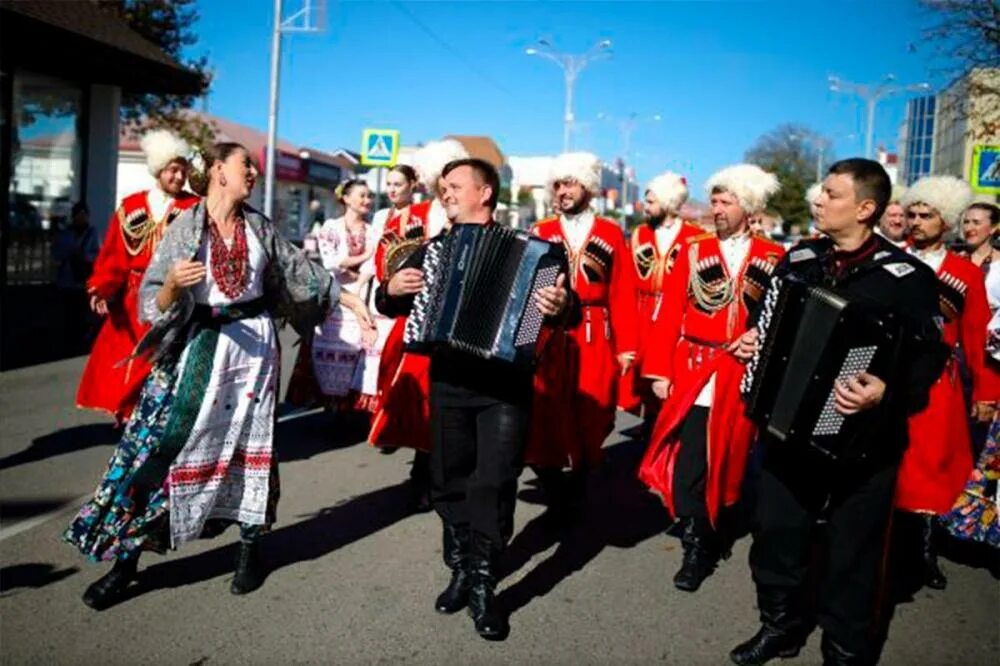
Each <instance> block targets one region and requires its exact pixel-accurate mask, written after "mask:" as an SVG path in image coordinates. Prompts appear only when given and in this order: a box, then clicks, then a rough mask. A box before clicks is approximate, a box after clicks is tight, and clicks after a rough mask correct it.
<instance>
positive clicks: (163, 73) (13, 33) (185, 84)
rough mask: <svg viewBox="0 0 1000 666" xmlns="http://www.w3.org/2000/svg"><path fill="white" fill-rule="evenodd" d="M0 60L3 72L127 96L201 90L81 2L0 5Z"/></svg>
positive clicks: (4, 0)
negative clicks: (113, 89) (117, 90)
mask: <svg viewBox="0 0 1000 666" xmlns="http://www.w3.org/2000/svg"><path fill="white" fill-rule="evenodd" d="M0 61H2V62H3V64H4V68H5V69H8V68H13V69H18V68H23V69H27V70H30V71H32V72H37V73H40V74H47V75H50V76H58V77H60V78H65V79H72V80H76V81H80V82H85V83H97V84H107V85H116V86H121V87H122V88H123V89H124V90H126V91H128V92H158V93H174V94H195V93H198V92H199V91H200V90H201V79H200V77H199V76H198V74H197V73H195V72H193V71H191V70H189V69H187V68H185V67H183V66H181V65H180V64H179V63H177V62H176V61H174V60H173V59H172V58H170V57H169V56H167V54H165V53H164V52H163V51H162V50H161V49H160V48H159V47H157V46H156V45H155V44H153V43H152V42H149V41H148V40H146V39H145V38H143V37H142V36H141V35H139V34H138V33H137V32H135V31H134V30H132V29H131V28H130V27H129V26H128V25H127V24H126V23H125V22H124V21H123V20H122V19H120V18H119V17H117V16H115V15H114V14H111V13H108V12H105V11H103V10H101V9H99V8H98V6H97V5H95V4H93V3H92V2H88V1H86V0H73V1H63V2H53V1H51V0H33V1H32V2H20V1H18V0H0Z"/></svg>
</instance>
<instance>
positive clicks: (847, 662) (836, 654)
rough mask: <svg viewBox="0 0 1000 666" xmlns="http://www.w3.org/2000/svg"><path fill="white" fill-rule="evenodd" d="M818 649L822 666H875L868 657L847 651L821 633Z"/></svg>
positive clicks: (873, 661)
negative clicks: (821, 637)
mask: <svg viewBox="0 0 1000 666" xmlns="http://www.w3.org/2000/svg"><path fill="white" fill-rule="evenodd" d="M819 649H820V653H821V654H822V655H823V666H875V663H876V661H877V659H872V658H871V657H870V656H868V655H865V654H861V653H858V652H852V651H851V650H848V649H847V648H846V647H844V646H843V645H841V644H840V643H838V642H837V641H835V640H833V639H831V638H830V637H829V636H828V635H827V634H826V632H824V633H823V640H822V641H820V644H819Z"/></svg>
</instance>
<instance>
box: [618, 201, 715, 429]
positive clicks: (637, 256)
mask: <svg viewBox="0 0 1000 666" xmlns="http://www.w3.org/2000/svg"><path fill="white" fill-rule="evenodd" d="M668 222H669V223H667V222H664V223H663V224H661V225H660V226H658V227H656V228H655V229H653V228H651V227H650V226H649V225H646V224H643V225H640V226H638V227H636V229H635V231H633V232H632V240H631V242H630V247H631V250H632V266H633V267H634V268H635V286H636V303H637V319H636V321H637V324H638V333H637V344H638V347H639V350H638V355H637V356H636V360H635V366H634V368H633V369H632V371H631V372H629V373H628V374H627V375H625V377H624V378H622V381H621V385H620V390H619V392H618V407H619V409H624V410H628V411H635V412H638V411H639V409H640V407H641V405H642V403H643V402H649V401H651V400H653V401H655V400H656V398H655V396H652V395H651V394H650V391H649V389H648V388H646V387H644V386H643V384H644V382H643V381H642V379H641V372H640V367H641V365H642V359H643V358H644V357H645V356H646V348H647V347H648V346H650V345H653V344H656V340H655V338H653V335H652V330H653V326H654V325H655V323H656V320H657V319H659V317H660V316H661V314H662V312H663V310H664V309H665V308H671V307H679V305H680V304H678V303H669V302H665V301H664V299H663V286H664V282H665V281H666V278H667V276H668V275H670V272H671V270H673V267H674V264H676V263H677V255H678V254H679V253H680V249H681V246H682V245H683V243H684V242H685V241H686V240H687V239H688V238H691V237H693V236H697V235H699V234H702V233H704V232H703V231H702V229H701V228H700V227H698V226H697V225H695V224H692V223H690V222H687V221H685V220H682V219H680V218H677V219H674V220H669V221H668ZM648 411H649V409H648V407H647V412H648Z"/></svg>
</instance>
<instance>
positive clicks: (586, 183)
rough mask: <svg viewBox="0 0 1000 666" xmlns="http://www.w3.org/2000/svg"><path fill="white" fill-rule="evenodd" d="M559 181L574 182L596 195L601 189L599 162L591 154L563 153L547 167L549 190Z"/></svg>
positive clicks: (595, 156)
mask: <svg viewBox="0 0 1000 666" xmlns="http://www.w3.org/2000/svg"><path fill="white" fill-rule="evenodd" d="M560 180H575V181H576V182H578V183H580V184H581V185H583V187H584V188H585V189H587V190H588V191H590V192H591V193H592V194H597V193H598V192H599V191H600V189H601V162H600V160H598V159H597V155H594V154H593V153H563V154H562V155H559V156H558V157H556V158H555V159H554V160H552V165H551V166H550V167H549V183H548V184H549V190H551V189H552V186H553V185H555V184H556V183H557V182H559V181H560Z"/></svg>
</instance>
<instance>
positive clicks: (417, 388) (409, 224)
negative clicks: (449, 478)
mask: <svg viewBox="0 0 1000 666" xmlns="http://www.w3.org/2000/svg"><path fill="white" fill-rule="evenodd" d="M435 201H436V200H433V199H431V200H426V201H421V202H419V203H415V204H411V205H410V206H408V207H407V208H404V209H403V210H401V211H396V212H394V213H393V215H392V216H391V217H390V218H389V220H388V221H387V222H386V224H385V229H384V231H383V232H382V238H381V239H380V240H379V244H378V247H377V248H376V250H375V279H376V280H378V281H379V282H383V281H385V280H388V279H389V277H391V272H392V271H393V270H395V268H396V266H397V259H398V257H399V256H401V254H400V253H402V252H406V250H407V248H408V247H409V248H412V247H415V246H416V245H419V244H420V243H423V242H424V241H426V240H427V239H429V238H431V237H432V236H434V235H436V234H437V233H440V231H441V229H443V228H444V224H443V223H442V215H441V206H440V204H438V203H436V202H435ZM444 219H446V218H444ZM432 220H433V224H432ZM405 326H406V317H397V318H396V319H395V320H394V322H393V325H392V330H391V331H390V332H389V335H388V337H387V339H386V341H385V344H384V345H383V347H382V355H381V358H380V361H379V370H378V394H379V398H378V401H377V407H376V410H375V416H374V418H373V419H372V427H371V431H370V432H369V433H368V441H369V443H371V444H372V445H373V446H385V447H399V446H406V447H410V448H415V449H419V450H423V451H428V450H430V446H431V430H430V357H428V356H425V355H421V354H404V353H403V330H404V328H405Z"/></svg>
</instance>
